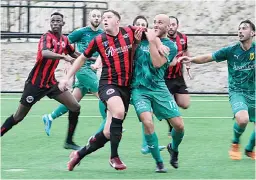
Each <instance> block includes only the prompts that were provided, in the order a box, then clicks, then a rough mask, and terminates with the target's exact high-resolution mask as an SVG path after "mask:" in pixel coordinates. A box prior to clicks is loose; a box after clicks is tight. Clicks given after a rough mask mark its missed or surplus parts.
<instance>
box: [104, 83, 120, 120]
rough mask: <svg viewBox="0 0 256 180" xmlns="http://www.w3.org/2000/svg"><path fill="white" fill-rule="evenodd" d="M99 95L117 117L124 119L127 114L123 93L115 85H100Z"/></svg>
mask: <svg viewBox="0 0 256 180" xmlns="http://www.w3.org/2000/svg"><path fill="white" fill-rule="evenodd" d="M99 97H100V99H101V101H102V102H104V103H105V104H106V106H107V109H108V110H109V111H110V112H111V114H112V116H113V117H115V118H119V119H123V118H124V116H125V106H124V102H123V99H122V97H121V93H120V91H119V89H118V87H117V86H115V85H102V86H100V87H99Z"/></svg>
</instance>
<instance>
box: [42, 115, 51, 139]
mask: <svg viewBox="0 0 256 180" xmlns="http://www.w3.org/2000/svg"><path fill="white" fill-rule="evenodd" d="M42 119H43V122H44V130H45V132H46V134H47V135H48V136H50V130H51V126H52V121H51V120H50V119H49V117H48V114H45V115H43V118H42Z"/></svg>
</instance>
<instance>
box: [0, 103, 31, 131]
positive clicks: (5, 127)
mask: <svg viewBox="0 0 256 180" xmlns="http://www.w3.org/2000/svg"><path fill="white" fill-rule="evenodd" d="M30 108H31V107H27V106H24V105H23V104H20V105H19V107H18V109H17V111H16V113H15V114H12V115H11V116H10V117H8V118H7V119H6V120H5V122H4V123H3V124H2V127H1V136H3V135H4V134H5V133H6V132H7V131H9V130H10V129H11V128H12V127H13V126H14V125H16V124H18V123H19V122H20V121H22V120H23V119H24V117H26V115H27V114H28V112H29V110H30Z"/></svg>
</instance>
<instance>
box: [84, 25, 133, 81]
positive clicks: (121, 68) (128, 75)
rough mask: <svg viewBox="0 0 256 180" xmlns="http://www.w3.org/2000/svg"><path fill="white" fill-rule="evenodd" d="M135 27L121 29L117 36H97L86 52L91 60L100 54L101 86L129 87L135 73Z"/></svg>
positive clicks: (86, 55) (104, 34) (103, 34)
mask: <svg viewBox="0 0 256 180" xmlns="http://www.w3.org/2000/svg"><path fill="white" fill-rule="evenodd" d="M135 29H136V28H135V27H132V26H128V27H120V29H119V33H118V34H117V35H116V36H111V35H108V34H107V33H105V32H104V33H102V34H100V35H98V36H96V37H95V38H94V39H93V40H92V41H91V42H90V44H89V46H88V48H87V49H86V50H85V51H84V56H85V57H87V58H90V57H91V56H92V54H93V53H94V52H96V51H97V52H99V54H100V56H101V59H102V72H101V77H100V84H115V85H118V86H129V85H130V83H131V79H132V71H133V50H134V40H135V39H134V31H135Z"/></svg>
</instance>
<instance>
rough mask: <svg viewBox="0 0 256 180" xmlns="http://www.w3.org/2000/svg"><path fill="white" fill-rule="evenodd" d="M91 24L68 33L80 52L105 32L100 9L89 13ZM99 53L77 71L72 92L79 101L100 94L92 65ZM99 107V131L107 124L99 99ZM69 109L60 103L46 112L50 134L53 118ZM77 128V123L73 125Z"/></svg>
mask: <svg viewBox="0 0 256 180" xmlns="http://www.w3.org/2000/svg"><path fill="white" fill-rule="evenodd" d="M89 20H90V24H89V25H88V26H86V27H83V28H79V29H77V30H75V31H73V32H72V33H71V34H69V35H68V39H69V41H70V43H75V44H76V49H77V51H78V52H79V53H83V52H84V50H85V49H86V48H87V47H88V45H89V42H90V41H91V40H92V39H93V38H94V37H96V36H97V35H99V34H101V33H102V32H103V30H102V29H99V25H100V23H101V12H100V11H99V10H96V9H94V10H92V11H91V12H90V14H89ZM98 55H99V54H98V53H94V54H93V56H92V57H91V58H90V59H88V61H86V63H85V64H84V65H83V67H82V68H81V69H80V70H79V71H78V72H77V73H76V76H75V84H74V85H73V88H74V89H73V92H72V94H73V95H74V97H75V98H76V100H77V101H78V102H79V101H80V100H81V99H82V98H83V96H84V95H85V94H87V93H88V92H91V93H92V94H94V95H95V96H96V97H99V95H98V86H99V80H98V78H97V76H96V71H95V70H92V69H91V67H90V65H91V64H93V63H94V62H95V60H96V58H97V57H98ZM99 108H100V112H101V114H102V118H103V122H102V124H101V126H100V128H99V130H98V131H101V130H102V129H103V128H104V124H105V121H106V120H105V118H106V114H105V112H104V111H105V105H104V104H103V103H102V102H101V101H99ZM67 111H68V109H67V107H65V106H64V105H60V106H59V107H58V108H57V109H55V110H54V111H53V112H52V113H51V114H46V115H44V116H43V121H44V124H45V132H46V134H47V135H48V136H49V135H50V129H51V124H52V120H53V119H56V118H57V117H60V116H62V115H63V114H65V113H66V112H67ZM73 128H74V129H75V128H76V125H75V126H74V127H73ZM64 148H66V149H75V150H76V149H80V147H79V146H77V145H76V144H74V143H65V145H64Z"/></svg>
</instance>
